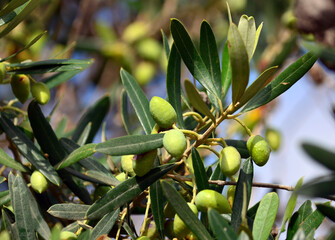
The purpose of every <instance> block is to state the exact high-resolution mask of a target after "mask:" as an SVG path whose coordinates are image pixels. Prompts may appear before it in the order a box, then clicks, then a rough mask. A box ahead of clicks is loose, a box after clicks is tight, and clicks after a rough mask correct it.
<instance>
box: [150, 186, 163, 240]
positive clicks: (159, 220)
mask: <svg viewBox="0 0 335 240" xmlns="http://www.w3.org/2000/svg"><path fill="white" fill-rule="evenodd" d="M150 200H151V211H152V215H153V217H154V221H155V225H156V228H157V231H158V233H159V235H160V237H161V238H162V239H164V223H165V216H164V206H163V204H162V203H163V201H164V199H163V189H162V185H161V184H160V181H156V182H154V183H153V184H152V185H151V186H150Z"/></svg>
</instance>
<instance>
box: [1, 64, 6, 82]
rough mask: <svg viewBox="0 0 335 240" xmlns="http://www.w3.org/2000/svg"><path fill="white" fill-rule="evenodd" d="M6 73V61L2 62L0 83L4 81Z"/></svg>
mask: <svg viewBox="0 0 335 240" xmlns="http://www.w3.org/2000/svg"><path fill="white" fill-rule="evenodd" d="M5 75H6V65H5V63H3V62H2V63H0V83H3V80H4V79H5Z"/></svg>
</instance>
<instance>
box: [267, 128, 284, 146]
mask: <svg viewBox="0 0 335 240" xmlns="http://www.w3.org/2000/svg"><path fill="white" fill-rule="evenodd" d="M265 137H266V140H267V141H268V143H269V145H270V147H271V149H272V150H273V151H277V150H278V149H279V147H280V143H281V135H280V133H279V132H278V131H277V130H276V129H273V128H268V129H266V131H265Z"/></svg>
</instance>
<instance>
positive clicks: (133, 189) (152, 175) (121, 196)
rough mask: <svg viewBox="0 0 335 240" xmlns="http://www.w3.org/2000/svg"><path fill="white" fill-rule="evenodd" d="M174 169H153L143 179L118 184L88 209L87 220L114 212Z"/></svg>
mask: <svg viewBox="0 0 335 240" xmlns="http://www.w3.org/2000/svg"><path fill="white" fill-rule="evenodd" d="M174 167H175V165H174V164H169V165H165V166H161V167H157V168H153V169H151V170H150V172H148V173H147V174H146V175H144V176H143V177H132V178H130V179H128V180H126V181H124V182H122V183H120V184H119V185H117V186H116V187H114V188H113V189H112V190H110V191H109V192H107V193H106V195H105V196H103V197H102V198H100V199H99V200H98V201H97V202H95V203H94V204H93V205H92V206H91V207H90V208H89V209H88V211H87V213H86V216H87V218H88V219H97V218H99V217H102V216H103V215H105V214H107V213H108V212H111V211H114V210H115V209H116V208H118V207H120V206H122V205H123V204H125V203H127V202H129V201H131V200H132V199H133V198H134V197H136V196H137V195H138V194H140V193H141V192H142V191H144V190H145V189H146V188H147V187H149V186H150V185H151V184H153V183H154V182H155V181H157V180H158V179H160V178H161V177H163V176H164V175H165V174H166V173H167V172H169V171H170V170H171V169H173V168H174Z"/></svg>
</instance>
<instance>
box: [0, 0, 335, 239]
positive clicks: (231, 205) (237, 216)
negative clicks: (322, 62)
mask: <svg viewBox="0 0 335 240" xmlns="http://www.w3.org/2000/svg"><path fill="white" fill-rule="evenodd" d="M41 4H42V1H39V0H30V1H22V0H12V1H10V2H9V3H8V4H7V5H5V6H4V7H3V8H1V9H0V26H2V25H6V26H4V27H3V28H2V29H1V31H0V38H1V40H3V39H5V38H3V37H4V36H11V34H12V33H11V32H14V28H15V27H16V26H17V25H18V24H19V23H21V22H22V21H24V20H25V19H26V18H28V16H30V13H31V12H32V11H33V10H34V9H35V8H38V6H39V5H41ZM44 4H49V3H44ZM50 4H51V3H50ZM128 4H130V3H128ZM134 4H135V3H134ZM138 4H141V3H138ZM229 17H230V24H229V28H228V29H227V31H226V33H225V34H226V36H227V39H226V41H225V42H224V40H223V39H224V38H225V37H224V38H222V37H220V36H219V34H218V36H219V37H218V36H217V35H215V32H216V31H215V30H216V28H215V26H213V27H212V26H211V25H210V24H209V22H207V21H205V20H203V21H202V23H201V26H200V31H199V32H200V35H199V36H200V38H199V40H198V39H195V38H194V37H193V32H191V31H190V32H188V31H187V30H186V27H185V26H184V25H183V23H182V22H181V21H179V20H178V19H176V18H173V19H171V22H170V31H171V34H170V36H171V40H172V41H173V42H172V43H171V44H170V43H169V38H168V37H167V36H166V35H165V33H164V32H163V31H162V39H163V47H164V49H161V44H160V43H159V42H158V41H157V39H155V38H154V37H152V36H151V35H154V34H151V33H150V30H151V28H152V26H151V25H149V23H147V22H145V21H142V22H135V23H133V24H130V25H129V26H127V27H126V28H125V29H124V31H123V33H122V34H121V36H120V37H119V39H118V36H117V34H118V33H117V32H114V31H112V30H111V29H109V28H108V27H107V26H104V25H103V24H102V25H98V26H96V29H95V30H96V32H97V35H98V36H99V37H100V38H101V39H100V40H101V41H102V45H103V46H102V47H101V46H100V45H101V44H100V42H99V44H98V45H99V46H96V45H95V44H90V43H87V42H86V43H82V42H80V41H78V45H77V46H76V47H77V48H79V49H85V50H86V51H93V52H95V53H99V54H100V55H101V56H103V57H104V61H106V62H105V63H104V64H106V63H107V62H108V61H114V63H115V62H116V63H117V64H119V65H118V66H117V69H120V67H121V70H120V80H119V81H117V83H114V85H113V87H112V89H111V90H109V89H108V90H106V91H108V93H107V94H106V95H104V96H102V97H101V98H100V99H98V100H97V101H96V102H94V103H92V104H90V106H89V107H86V106H85V109H86V110H85V111H84V113H83V114H81V115H80V116H81V117H80V118H78V119H79V120H78V121H77V122H76V123H73V122H70V121H68V120H67V118H66V117H65V118H62V120H61V121H60V123H59V124H58V125H57V126H56V127H54V126H53V125H54V114H55V112H57V111H58V107H59V106H58V104H60V102H61V100H62V99H61V97H59V92H60V91H61V89H62V86H63V85H62V84H64V83H66V82H67V81H69V80H70V79H71V78H72V77H74V76H76V75H77V74H78V73H80V72H82V71H83V70H85V69H87V68H88V67H89V66H91V65H92V63H93V60H92V59H88V60H80V59H67V57H64V56H65V55H67V56H70V55H71V54H70V52H71V51H72V50H73V51H76V50H77V49H72V50H71V48H72V47H73V46H72V45H71V44H70V45H69V46H67V47H66V48H65V49H64V50H63V51H61V52H60V53H59V54H57V55H56V56H53V57H51V56H50V57H48V58H47V59H46V60H36V58H33V61H23V62H22V61H19V60H18V59H19V57H20V56H22V55H21V54H23V53H26V52H27V51H32V49H33V48H34V47H36V46H37V45H38V44H39V43H40V42H41V41H42V40H43V39H44V37H46V35H48V34H47V33H46V32H43V33H40V34H36V33H34V34H32V37H31V38H30V39H29V40H28V41H24V42H22V43H21V47H20V48H19V49H20V50H18V51H16V52H14V53H10V54H8V55H7V57H5V58H3V59H2V60H1V63H0V64H1V65H0V68H1V69H0V83H1V85H2V84H4V85H6V84H10V83H11V84H12V87H11V90H12V92H13V93H14V95H15V97H17V98H18V100H19V101H21V102H22V103H24V102H26V101H28V102H29V104H27V105H28V108H27V111H26V110H25V109H26V108H25V107H24V106H22V105H21V104H19V105H18V104H17V100H16V99H14V100H9V101H4V102H3V103H1V105H0V130H1V133H2V134H3V135H5V136H6V140H5V142H6V144H7V145H8V149H9V150H7V149H5V148H4V149H1V150H0V163H1V164H2V165H3V166H4V167H3V168H2V169H3V170H1V173H2V174H3V173H4V170H5V168H9V169H10V170H11V171H12V172H11V173H9V174H8V180H7V179H6V178H5V177H4V176H1V178H0V182H1V183H3V182H6V183H7V184H8V190H4V191H1V192H0V206H1V208H2V211H1V214H2V219H3V224H2V225H1V229H0V230H1V231H7V232H8V234H9V235H10V237H11V238H12V239H29V240H30V239H61V237H62V236H64V235H65V234H69V235H71V236H70V237H71V238H76V239H97V238H99V237H101V236H103V235H107V236H108V237H113V238H121V237H122V238H132V239H136V238H137V237H138V236H141V237H142V238H145V234H146V233H148V232H149V230H150V229H149V228H150V226H149V225H150V224H149V223H150V222H154V223H155V224H154V225H155V228H156V229H157V232H156V236H157V237H159V238H160V239H164V238H166V236H169V237H171V236H173V235H175V237H180V238H181V236H182V237H183V238H184V237H185V238H187V239H188V238H191V237H192V235H193V237H194V236H196V237H197V238H198V239H260V240H261V239H273V236H272V235H271V230H272V229H273V227H274V221H275V219H276V217H277V214H278V213H277V211H278V207H279V197H278V195H277V194H276V193H274V192H271V193H268V194H266V195H265V196H264V197H263V198H262V200H261V201H260V202H259V203H258V204H256V205H255V206H253V207H251V208H249V202H250V197H251V193H252V189H253V188H252V187H253V178H254V162H253V160H254V161H255V162H256V164H258V165H264V164H265V162H266V161H267V160H268V157H269V156H268V155H269V154H270V148H268V149H267V150H268V151H267V152H266V159H265V160H264V159H263V160H264V161H262V162H261V163H259V161H258V159H257V158H256V156H255V153H254V152H253V150H252V148H251V147H250V146H248V145H249V144H247V143H246V141H245V140H243V139H242V138H240V139H227V138H228V137H227V136H222V134H221V133H220V132H219V131H217V130H218V129H219V128H220V127H221V124H222V123H227V122H229V120H230V119H237V117H238V116H240V115H243V114H246V113H247V112H249V111H251V110H254V109H258V110H259V107H261V106H263V105H265V104H267V103H269V102H271V101H272V100H274V99H276V98H277V97H278V96H279V95H281V94H282V93H284V92H285V91H287V90H288V89H289V88H290V87H291V86H292V85H293V84H294V83H296V82H297V81H298V80H299V79H300V78H301V77H302V76H304V75H305V74H306V73H307V72H308V70H309V69H310V68H311V67H312V66H313V64H314V63H315V62H316V60H317V59H318V57H317V55H316V54H315V53H314V52H307V53H306V54H305V55H303V56H302V57H300V58H299V59H298V60H296V61H295V62H293V63H292V64H291V65H290V66H289V67H287V68H286V69H284V70H282V69H278V66H273V67H270V68H267V69H266V68H264V69H262V71H260V72H261V74H260V75H259V76H258V77H257V78H256V79H255V80H254V81H253V82H252V83H251V84H250V85H249V81H251V80H252V79H250V76H252V75H250V71H251V70H253V69H252V67H253V64H250V62H251V59H253V61H257V57H258V56H257V53H256V52H255V49H256V46H257V44H258V42H259V40H260V33H261V30H262V26H263V24H260V25H259V26H258V28H256V23H255V22H256V21H255V19H254V17H248V16H246V15H243V16H242V17H241V18H240V21H239V24H238V25H236V24H235V23H233V22H232V17H231V16H229ZM24 22H25V21H24ZM27 22H29V21H27ZM119 27H121V26H119ZM106 29H108V30H110V31H111V32H108V31H106ZM12 30H13V31H12ZM193 30H194V29H193ZM221 31H222V29H221ZM38 32H40V29H39V31H38ZM71 40H72V39H71ZM4 41H5V42H7V41H8V43H9V41H10V40H7V39H6V40H4ZM79 42H80V43H79ZM197 43H199V46H197ZM221 48H222V54H219V49H221ZM162 50H164V53H165V54H163V55H162V54H161V52H163V51H162ZM284 50H285V49H283V51H284ZM161 55H162V56H161ZM220 55H221V60H220ZM285 56H287V55H286V52H285ZM60 58H64V59H60ZM161 58H162V60H161ZM285 58H286V57H285ZM139 59H140V60H139ZM144 60H145V61H144ZM5 61H10V62H5ZM104 61H102V62H104ZM160 61H162V62H164V61H165V62H164V63H159V62H160ZM220 61H221V62H220ZM134 63H137V66H136V64H134ZM143 63H144V65H145V64H147V65H146V66H150V67H151V68H152V69H151V70H152V71H151V72H150V74H149V75H150V76H149V77H148V78H147V79H145V81H148V83H149V84H150V81H151V79H152V76H154V75H155V74H156V72H157V70H158V69H157V65H158V63H159V64H161V65H163V66H164V64H165V65H166V66H164V67H163V68H164V69H165V70H166V82H165V85H166V94H167V101H165V100H163V99H162V98H158V97H155V98H153V99H154V100H157V99H159V101H156V102H154V103H152V102H150V104H149V101H148V97H147V95H149V94H147V93H148V92H147V89H146V87H145V86H144V85H145V84H143V82H142V81H141V79H139V77H136V76H139V75H138V73H136V69H137V70H138V68H137V67H138V66H139V65H140V64H143ZM182 63H184V64H185V65H186V67H187V69H188V71H189V73H190V74H191V75H192V76H191V77H192V78H193V79H194V81H190V80H187V79H186V80H184V79H183V78H182V76H183V75H182V73H183V70H184V69H183V68H182V67H183V65H182ZM134 65H135V66H134ZM144 65H143V66H144ZM104 66H105V65H104ZM106 66H109V65H107V64H106ZM268 66H271V64H270V65H268ZM100 70H101V69H98V70H96V71H97V72H99V71H100ZM90 71H92V70H91V68H90ZM88 72H89V71H88ZM276 72H280V73H279V74H278V75H277V76H276V78H275V79H274V80H272V81H271V78H272V76H273V75H274V74H275V73H276ZM18 74H25V75H24V76H26V80H27V81H26V85H25V86H23V87H20V86H19V85H18V84H17V83H16V82H15V81H14V80H15V79H16V77H17V76H22V75H18ZM43 74H48V75H47V76H45V75H43ZM85 74H86V72H85ZM85 74H80V75H77V76H76V77H77V78H81V77H83V76H84V75H85ZM32 75H33V77H34V78H35V77H36V78H40V77H41V75H42V77H41V79H39V80H38V81H35V80H34V78H33V77H32ZM101 75H102V74H101ZM11 76H14V77H11ZM133 76H135V77H133ZM114 77H115V76H114ZM9 79H12V81H10V80H9ZM13 79H14V80H13ZM142 80H143V79H142ZM94 81H95V80H94ZM113 81H114V80H113ZM196 81H197V82H196ZM115 82H116V81H115ZM139 83H141V84H139ZM196 83H199V84H200V85H197V84H196ZM31 84H32V88H34V86H35V87H36V86H39V88H38V89H37V90H36V89H35V88H34V89H33V90H32V92H31V93H32V96H31V95H30V85H31ZM36 84H39V85H36ZM248 85H249V86H248ZM41 86H43V89H42V87H41ZM1 87H2V86H1ZM58 87H59V88H58ZM230 88H231V93H232V99H231V100H230V99H227V97H226V96H227V93H228V92H229V89H230ZM41 89H42V90H43V91H45V92H48V90H49V89H50V90H51V94H50V93H49V92H48V96H47V98H45V97H40V96H39V95H38V94H39V93H40V92H41ZM183 90H185V93H186V95H184V92H183ZM53 92H56V94H53ZM159 92H160V91H157V95H158V94H159ZM54 95H55V96H54ZM50 96H51V98H50V102H49V97H50ZM152 96H156V95H155V94H152ZM31 97H34V98H35V99H30V98H31ZM66 97H68V96H64V98H66ZM80 97H81V98H84V97H85V96H80ZM46 99H47V100H46ZM116 99H120V101H119V102H118V101H116ZM129 102H130V103H131V105H130V104H128V103H129ZM51 103H53V104H54V105H53V106H51ZM67 103H69V104H73V105H75V102H74V101H68V102H67ZM40 104H42V105H44V104H46V106H50V108H49V109H52V110H51V113H50V114H49V115H48V116H47V115H45V113H44V111H46V110H47V109H48V108H41V107H40ZM118 104H120V107H118ZM242 107H243V108H242ZM75 108H76V109H79V107H77V106H75ZM240 109H242V110H240ZM111 112H112V113H114V114H115V112H116V114H115V116H113V117H112V119H113V121H111V118H110V113H111ZM234 114H235V115H234ZM247 114H248V113H247ZM161 118H164V121H165V120H166V121H165V122H164V121H163V123H162V122H161V121H160V120H161ZM118 120H120V121H119V122H121V120H122V123H123V126H124V129H123V127H121V125H117V128H119V129H120V131H119V132H112V131H109V125H110V123H113V124H114V123H116V121H118ZM258 120H259V119H258ZM104 121H106V122H104ZM237 121H238V122H239V123H240V124H241V126H242V128H244V129H243V130H245V132H247V133H248V134H249V135H251V134H252V132H251V130H250V129H249V128H248V127H247V124H246V123H244V122H243V120H240V119H238V120H237ZM156 123H157V124H156ZM155 124H156V125H155ZM115 125H116V124H115ZM68 128H71V129H70V130H68ZM123 130H125V131H126V132H124V131H123ZM120 132H124V133H126V134H127V135H126V136H120V134H119V133H120ZM234 133H236V132H234ZM99 134H100V135H101V140H98V139H97V137H96V136H97V135H99ZM262 140H263V139H262ZM218 148H220V150H221V151H223V152H225V150H222V149H226V150H227V149H228V150H229V149H230V150H231V149H233V151H234V160H236V161H234V164H233V165H234V166H231V161H230V160H229V159H228V158H229V156H225V157H223V156H221V159H220V153H219V152H221V151H217V149H218ZM303 148H304V150H305V151H306V152H307V153H308V154H309V155H310V156H311V157H312V158H313V159H314V160H316V161H318V162H320V163H321V164H323V165H325V166H326V167H328V168H329V169H330V170H331V171H333V170H334V169H335V168H334V163H333V161H332V160H333V158H334V153H333V152H331V151H328V150H325V149H323V148H322V147H318V146H315V145H312V144H304V145H303ZM208 150H209V151H208ZM10 151H11V152H12V155H10V154H9V152H10ZM208 153H210V155H211V156H215V158H214V162H213V163H212V164H210V165H209V164H208V162H207V159H208V158H207V156H208ZM221 154H222V152H221ZM229 154H231V152H230V153H229ZM229 154H228V155H229ZM219 159H220V160H219ZM263 163H264V164H263ZM240 164H242V167H241V169H240ZM37 171H38V172H40V177H43V178H44V177H45V178H46V179H47V180H48V181H49V183H48V182H47V180H45V182H44V183H45V184H43V186H39V187H38V188H36V183H34V181H33V179H34V175H33V172H37ZM121 171H123V172H121ZM119 174H122V175H119ZM117 175H119V176H117ZM120 176H122V178H120ZM334 176H335V175H334V173H331V174H330V175H329V176H325V177H322V178H319V179H317V180H314V181H313V183H307V184H306V185H302V180H299V182H298V183H297V185H296V186H295V190H296V191H295V192H293V193H292V195H291V198H290V200H289V202H288V204H287V208H286V210H285V214H284V217H283V220H282V226H281V228H280V232H279V234H278V236H277V239H278V238H279V235H280V234H281V233H282V232H284V231H285V226H286V223H287V222H289V224H288V227H287V238H288V239H313V237H314V233H315V230H316V229H317V228H318V227H319V226H320V224H321V223H322V221H323V219H324V218H325V216H327V217H328V218H329V219H331V220H332V221H334V219H335V217H334V216H335V214H334V213H335V210H334V208H333V207H332V206H330V205H329V203H321V204H317V209H316V210H315V211H313V210H312V203H311V201H309V200H308V201H306V202H305V203H304V204H303V205H302V206H301V207H300V208H299V210H298V211H296V212H294V208H295V205H296V202H297V197H298V194H305V195H307V196H312V197H329V195H333V194H335V192H334V189H333V188H332V187H331V186H333V184H334V183H335V177H334ZM227 177H228V178H229V180H230V181H227V182H226V178H227ZM30 178H31V179H32V182H31V184H30V183H29V179H30ZM235 178H236V179H237V180H236V179H235ZM227 184H230V185H236V189H235V186H234V187H232V188H231V189H233V190H235V191H226V189H225V187H224V186H225V185H227ZM37 185H38V184H37ZM30 187H32V188H33V189H37V191H38V193H35V192H31V191H30V189H29V188H30ZM275 187H276V186H275ZM102 188H107V191H104V192H103V193H99V194H98V190H99V189H102ZM278 188H279V187H278ZM93 192H95V193H93ZM227 192H229V194H230V195H231V194H232V193H234V196H229V199H230V201H231V202H228V200H227V195H229V194H228V193H227ZM203 194H206V196H204V195H203ZM199 199H200V200H199ZM143 204H145V207H143ZM167 204H168V205H167ZM194 204H195V205H194ZM168 206H172V208H173V210H174V211H175V213H176V214H177V215H175V216H177V217H175V216H174V214H169V215H166V214H165V213H164V211H165V210H164V207H165V208H168ZM190 206H191V208H192V209H191V208H190ZM196 208H198V209H196ZM198 210H201V211H202V213H201V217H200V218H199V216H198V215H196V214H194V213H196V212H197V211H198ZM137 211H139V212H144V214H145V215H144V216H145V218H144V221H143V225H142V228H141V231H140V232H139V233H137V232H136V231H135V228H134V226H133V220H132V213H133V212H137ZM222 213H225V214H224V215H221V214H222ZM56 222H61V223H62V225H63V226H64V228H62V225H60V224H59V223H56ZM178 222H179V223H180V224H178ZM178 228H181V230H182V231H180V232H178V231H177V230H178ZM171 229H172V232H171ZM173 229H174V231H173ZM179 230H180V229H179ZM7 232H6V233H7ZM186 235H187V236H186Z"/></svg>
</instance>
